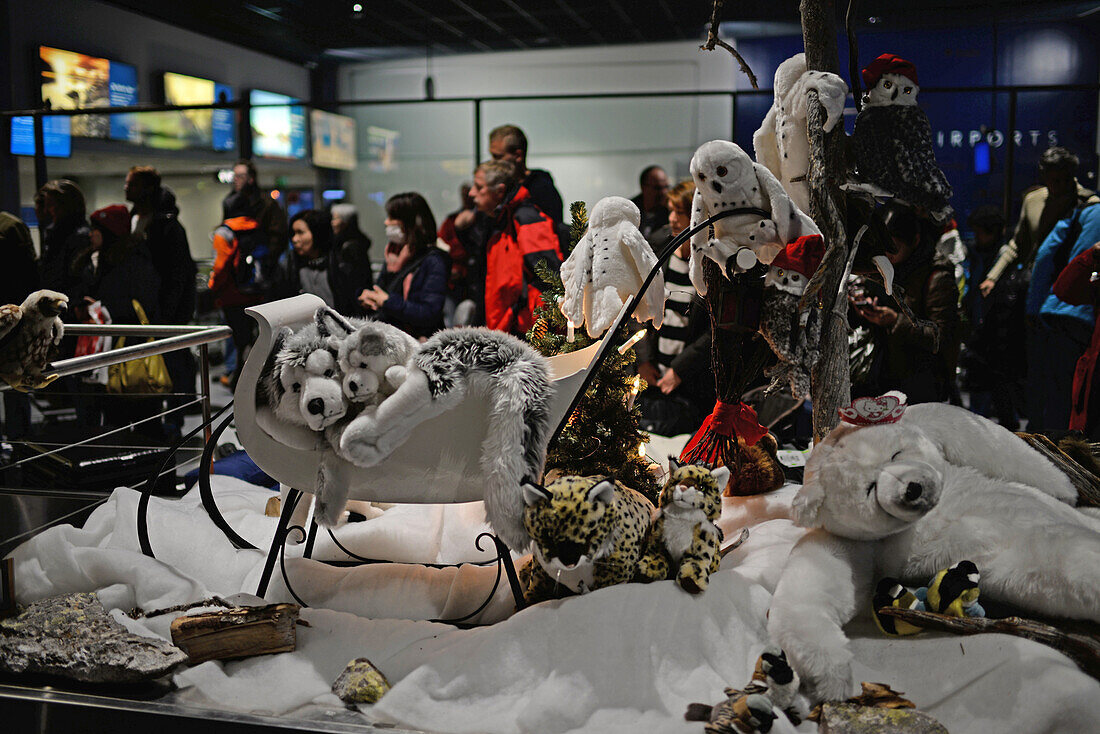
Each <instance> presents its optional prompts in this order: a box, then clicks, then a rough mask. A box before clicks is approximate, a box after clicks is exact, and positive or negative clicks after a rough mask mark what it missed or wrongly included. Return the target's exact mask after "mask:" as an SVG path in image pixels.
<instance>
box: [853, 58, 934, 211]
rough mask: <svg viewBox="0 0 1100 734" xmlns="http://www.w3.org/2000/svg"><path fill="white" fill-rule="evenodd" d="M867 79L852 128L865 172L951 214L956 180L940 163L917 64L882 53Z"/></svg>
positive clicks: (916, 202)
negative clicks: (950, 180)
mask: <svg viewBox="0 0 1100 734" xmlns="http://www.w3.org/2000/svg"><path fill="white" fill-rule="evenodd" d="M863 82H864V83H865V84H866V85H867V94H866V95H864V99H863V105H864V106H863V109H862V110H861V111H860V113H859V115H857V116H856V126H855V130H854V131H853V134H852V150H853V152H854V153H855V160H856V168H857V170H858V173H859V176H860V178H861V179H863V180H865V181H866V182H867V183H869V184H872V185H873V186H874V187H877V189H881V190H882V191H883V192H885V193H888V194H890V195H892V196H895V197H897V198H899V199H901V200H902V201H904V202H905V203H907V204H911V205H913V206H915V207H918V208H921V209H924V210H926V211H927V212H928V213H929V214H931V215H932V217H933V218H935V219H936V220H937V221H941V222H942V221H943V220H944V219H946V218H947V217H948V216H949V215H950V214H951V206H950V204H949V203H948V202H949V200H950V199H951V193H952V191H951V184H949V183H948V182H947V177H946V176H944V175H943V171H941V170H940V167H939V165H938V164H937V163H936V154H935V152H934V151H933V149H932V126H931V124H929V122H928V116H927V115H926V114H924V110H922V109H921V108H920V107H918V106H917V93H918V92H919V91H920V86H918V84H917V69H916V67H915V66H913V64H911V63H910V62H908V61H906V60H905V59H902V58H900V57H898V56H895V55H894V54H882V55H881V56H879V57H878V58H877V59H875V60H874V61H872V62H871V63H870V64H868V65H867V68H866V69H864V70H863ZM876 193H877V192H876Z"/></svg>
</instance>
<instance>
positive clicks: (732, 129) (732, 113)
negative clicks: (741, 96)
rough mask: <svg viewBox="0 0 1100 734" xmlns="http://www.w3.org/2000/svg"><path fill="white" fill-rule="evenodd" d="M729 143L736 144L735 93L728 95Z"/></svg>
mask: <svg viewBox="0 0 1100 734" xmlns="http://www.w3.org/2000/svg"><path fill="white" fill-rule="evenodd" d="M730 142H731V143H736V142H737V92H731V93H730Z"/></svg>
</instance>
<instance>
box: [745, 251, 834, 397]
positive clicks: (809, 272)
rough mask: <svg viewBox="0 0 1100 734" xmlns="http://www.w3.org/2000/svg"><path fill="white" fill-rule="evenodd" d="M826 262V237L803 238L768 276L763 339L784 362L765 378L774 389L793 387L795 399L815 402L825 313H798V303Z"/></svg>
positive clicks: (774, 263)
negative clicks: (813, 382)
mask: <svg viewBox="0 0 1100 734" xmlns="http://www.w3.org/2000/svg"><path fill="white" fill-rule="evenodd" d="M823 257H825V242H824V240H823V239H822V238H821V235H819V234H812V235H806V236H804V237H799V238H798V239H796V240H795V241H793V242H791V243H790V244H788V245H787V246H786V247H784V248H783V250H782V251H781V252H780V253H779V254H778V255H776V257H775V259H774V260H772V262H771V266H770V267H769V268H768V273H767V275H765V276H764V305H763V309H762V311H761V314H760V334H761V335H762V336H763V337H764V339H766V340H767V342H768V344H769V345H770V346H771V348H772V351H773V352H775V356H776V357H777V358H778V359H779V362H778V363H776V365H775V366H774V367H771V368H770V369H768V371H767V373H766V374H767V377H768V378H770V379H771V381H772V389H775V388H776V387H778V386H779V385H782V384H784V383H786V384H789V385H790V387H791V394H792V395H794V396H795V397H796V398H809V397H810V370H811V369H813V365H814V362H816V361H817V359H818V357H819V351H818V345H819V344H820V341H821V314H820V313H819V312H818V310H817V309H814V308H811V309H809V310H808V311H805V312H803V313H802V314H799V311H798V301H799V300H800V299H801V298H802V294H803V293H804V292H805V290H806V284H807V283H809V282H810V278H811V277H812V276H813V274H814V271H816V270H817V266H818V265H820V264H821V259H822V258H823Z"/></svg>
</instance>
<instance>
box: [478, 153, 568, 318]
mask: <svg viewBox="0 0 1100 734" xmlns="http://www.w3.org/2000/svg"><path fill="white" fill-rule="evenodd" d="M471 194H472V195H473V197H474V203H475V204H476V206H477V209H478V211H479V212H481V213H482V214H484V215H486V216H487V217H489V219H490V222H491V223H490V229H489V238H488V241H487V245H486V248H485V251H486V255H485V259H486V262H485V325H486V326H488V327H489V328H490V329H497V330H499V331H506V332H508V333H511V334H515V335H517V336H522V335H524V334H526V333H527V331H528V330H529V329H530V328H531V326H532V325H533V324H534V321H535V317H534V310H535V308H536V307H537V306H538V305H540V304H541V303H542V297H541V296H540V293H541V292H542V289H543V287H544V284H543V282H542V281H541V279H540V278H539V277H538V275H537V274H536V272H535V264H536V263H537V262H539V261H540V260H543V261H545V262H546V263H547V265H548V266H549V267H550V268H551V270H554V271H556V270H557V269H558V268H559V267H560V266H561V261H562V253H561V246H560V244H559V242H558V235H557V230H556V229H555V226H554V222H553V221H552V220H551V219H550V217H548V216H547V215H546V214H544V213H543V212H542V210H540V209H539V208H538V207H537V206H535V204H534V202H532V201H531V195H530V193H529V192H528V191H527V189H526V188H525V187H524V186H522V185H520V184H519V175H518V172H517V169H516V166H515V165H514V164H513V163H511V162H509V161H503V160H501V161H486V162H485V163H482V164H481V165H480V166H478V167H477V170H476V171H475V172H474V186H473V188H472V189H471Z"/></svg>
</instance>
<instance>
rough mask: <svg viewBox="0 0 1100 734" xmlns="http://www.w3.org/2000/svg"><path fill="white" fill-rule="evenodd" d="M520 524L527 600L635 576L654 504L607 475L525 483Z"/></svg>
mask: <svg viewBox="0 0 1100 734" xmlns="http://www.w3.org/2000/svg"><path fill="white" fill-rule="evenodd" d="M523 500H524V502H525V503H526V507H525V508H524V512H523V525H524V527H525V528H526V529H527V532H528V533H529V534H530V535H531V538H532V539H533V540H534V543H533V545H534V548H533V551H534V553H533V556H532V558H531V560H530V561H528V562H527V564H526V565H524V566H523V567H522V568H521V569H520V580H521V581H522V582H523V584H524V588H525V592H524V598H525V600H526V601H527V603H529V604H535V603H537V602H540V601H544V600H546V599H559V598H561V597H565V596H571V595H573V594H584V593H586V592H588V591H592V590H593V589H600V588H603V587H605V586H612V585H614V584H621V583H625V582H627V581H631V580H632V579H633V578H634V573H635V569H636V568H637V565H638V560H639V559H640V558H641V557H642V551H643V550H644V548H645V538H646V531H647V530H648V529H649V523H650V520H651V518H652V517H653V512H654V507H653V503H651V502H650V501H649V500H648V499H646V498H645V497H644V496H643V495H642V494H641V493H640V492H636V491H635V490H633V489H631V488H629V487H626V486H624V485H622V484H620V483H618V482H616V481H615V480H613V479H608V478H606V477H577V476H563V477H559V478H558V479H555V480H554V481H553V482H551V483H550V484H548V485H547V486H546V487H540V486H538V485H535V484H532V483H524V485H523Z"/></svg>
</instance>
